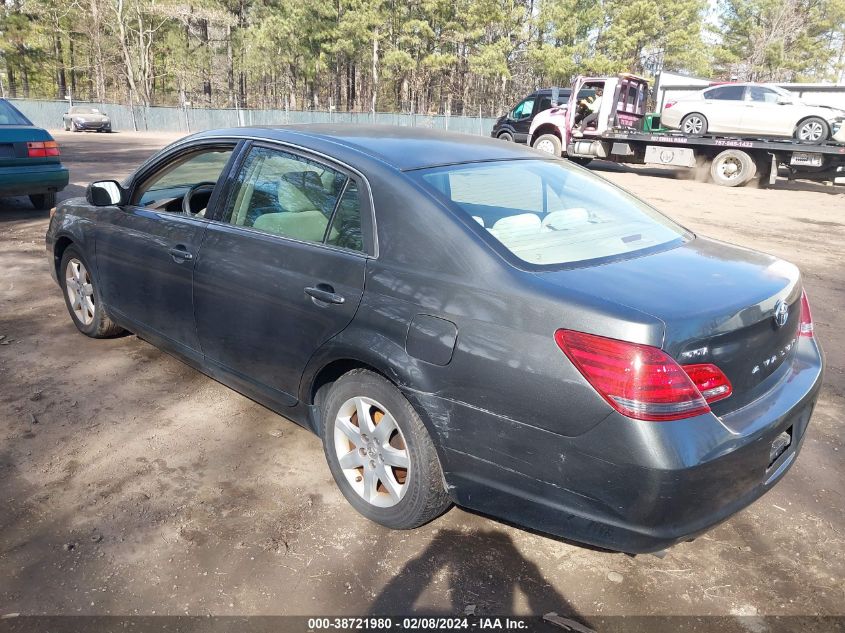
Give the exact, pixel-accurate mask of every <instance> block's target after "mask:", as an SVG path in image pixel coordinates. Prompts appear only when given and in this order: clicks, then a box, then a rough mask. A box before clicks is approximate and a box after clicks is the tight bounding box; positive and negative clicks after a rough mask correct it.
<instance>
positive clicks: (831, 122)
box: [660, 83, 845, 143]
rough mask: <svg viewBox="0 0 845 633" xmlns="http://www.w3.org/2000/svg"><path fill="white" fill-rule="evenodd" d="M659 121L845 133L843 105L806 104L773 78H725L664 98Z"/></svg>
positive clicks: (753, 131) (811, 138)
mask: <svg viewBox="0 0 845 633" xmlns="http://www.w3.org/2000/svg"><path fill="white" fill-rule="evenodd" d="M660 122H661V124H662V125H663V126H665V127H667V128H671V129H676V130H680V131H682V132H683V133H685V134H690V135H695V136H704V135H705V134H741V135H743V136H761V137H769V136H771V137H786V138H795V139H796V140H798V141H804V142H809V143H821V142H824V141H826V140H828V139H831V138H834V139H835V140H839V138H840V136H842V135H843V134H845V130H843V129H842V128H843V127H845V125H843V123H844V122H845V111H843V110H840V109H837V108H832V107H827V106H814V105H808V104H806V103H804V102H802V101H801V100H799V99H798V98H797V97H796V96H795V95H793V94H792V93H791V92H789V91H788V90H784V89H783V88H780V87H778V86H775V85H771V84H758V83H727V84H720V85H715V86H710V87H708V88H705V89H704V90H699V91H698V92H694V93H692V94H690V95H689V96H685V97H684V98H683V99H679V100H677V101H668V102H667V103H666V104H664V106H663V112H662V113H661V116H660Z"/></svg>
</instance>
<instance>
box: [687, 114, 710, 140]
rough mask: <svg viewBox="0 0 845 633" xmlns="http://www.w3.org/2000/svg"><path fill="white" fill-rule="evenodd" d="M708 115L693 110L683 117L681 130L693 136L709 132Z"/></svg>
mask: <svg viewBox="0 0 845 633" xmlns="http://www.w3.org/2000/svg"><path fill="white" fill-rule="evenodd" d="M707 125H708V124H707V117H705V116H704V115H703V114H700V113H698V112H691V113H690V114H688V115H686V116H685V117H684V118H683V119H681V132H683V133H684V134H690V135H691V136H704V135H705V134H707Z"/></svg>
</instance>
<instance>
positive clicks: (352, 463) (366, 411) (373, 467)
mask: <svg viewBox="0 0 845 633" xmlns="http://www.w3.org/2000/svg"><path fill="white" fill-rule="evenodd" d="M322 413H323V429H322V436H323V448H324V451H325V454H326V460H327V461H328V464H329V469H330V470H331V473H332V476H333V477H334V480H335V482H336V483H337V485H338V487H339V488H340V491H341V492H342V493H343V496H344V497H346V500H347V501H348V502H349V503H350V505H352V507H353V508H355V509H356V510H357V511H358V512H359V513H361V514H362V515H364V516H365V517H366V518H368V519H369V520H371V521H374V522H375V523H379V524H380V525H383V526H385V527H389V528H392V529H394V530H407V529H412V528H416V527H419V526H421V525H424V524H426V523H428V522H429V521H431V520H433V519H435V518H436V517H438V516H440V515H441V514H443V513H444V512H445V511H446V510H448V509H449V507H450V505H451V502H450V500H449V496H448V494H447V493H446V490H445V489H444V485H443V471H442V469H441V467H440V461H439V459H438V457H437V451H436V450H435V448H434V443H433V442H432V440H431V437H430V436H429V434H428V431H427V430H426V428H425V425H424V424H423V422H422V420H420V417H419V415H418V414H417V412H416V411H415V410H414V408H413V407H412V406H411V403H410V402H408V400H407V399H406V398H405V397H404V396H403V395H402V394H401V393H400V392H399V390H398V389H396V387H394V386H393V385H392V384H391V383H390V382H388V381H387V380H386V379H384V378H383V377H381V376H379V375H378V374H375V373H373V372H371V371H367V370H364V369H356V370H353V371H350V372H349V373H347V374H344V375H343V376H341V377H340V378H339V379H338V380H337V382H335V383H334V384H333V385H332V387H331V390H330V391H329V393H328V396H327V397H326V400H325V403H324V406H323V408H322Z"/></svg>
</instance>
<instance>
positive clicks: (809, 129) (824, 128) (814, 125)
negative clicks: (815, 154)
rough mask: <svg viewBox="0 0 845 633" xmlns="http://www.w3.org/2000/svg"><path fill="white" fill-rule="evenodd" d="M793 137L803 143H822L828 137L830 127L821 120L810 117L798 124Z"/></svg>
mask: <svg viewBox="0 0 845 633" xmlns="http://www.w3.org/2000/svg"><path fill="white" fill-rule="evenodd" d="M794 136H795V139H796V140H799V141H804V142H805V143H824V142H825V141H826V140H827V139H828V138H829V137H830V126H829V125H828V123H827V121H825V120H824V119H823V118H821V117H817V116H811V117H810V118H809V119H804V120H803V121H801V122H800V123H799V124H798V127H796V128H795V134H794Z"/></svg>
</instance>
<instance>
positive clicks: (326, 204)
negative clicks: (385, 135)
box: [222, 147, 364, 251]
mask: <svg viewBox="0 0 845 633" xmlns="http://www.w3.org/2000/svg"><path fill="white" fill-rule="evenodd" d="M222 219H223V220H224V221H226V222H229V223H230V224H234V225H236V226H243V227H249V228H253V229H256V230H258V231H262V232H264V233H270V234H273V235H280V236H283V237H290V238H293V239H297V240H302V241H306V242H325V243H328V244H331V245H334V246H340V247H343V248H350V249H353V250H358V251H363V250H364V245H363V239H362V235H361V207H360V202H359V196H358V188H357V185H356V183H355V181H354V180H352V179H351V178H348V177H347V176H346V175H345V174H343V173H341V172H339V171H337V170H335V169H332V168H330V167H327V166H326V165H323V164H322V163H319V162H317V161H313V160H310V159H308V158H304V157H302V156H296V155H295V154H291V153H288V152H284V151H281V150H275V149H270V148H266V147H254V148H252V149H251V150H250V152H249V155H248V156H247V158H246V160H245V161H244V163H243V165H242V166H241V169H240V171H239V173H238V175H237V178H236V182H235V186H234V188H233V191H232V195H231V196H230V198H229V201H228V203H227V205H226V210H225V213H224V216H223V218H222Z"/></svg>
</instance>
